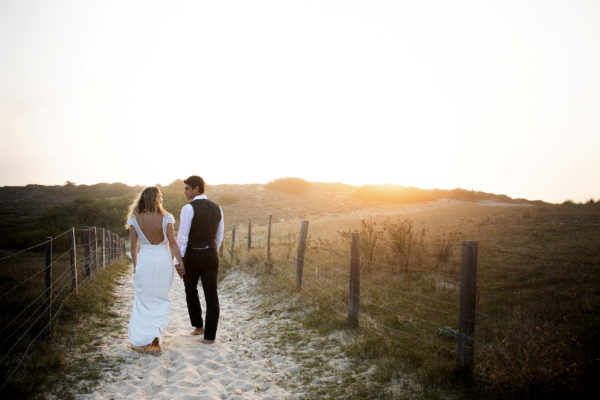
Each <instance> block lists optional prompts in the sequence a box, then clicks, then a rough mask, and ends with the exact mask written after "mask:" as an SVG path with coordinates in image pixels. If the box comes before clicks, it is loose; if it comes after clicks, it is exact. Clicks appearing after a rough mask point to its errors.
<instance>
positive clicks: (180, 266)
mask: <svg viewBox="0 0 600 400" xmlns="http://www.w3.org/2000/svg"><path fill="white" fill-rule="evenodd" d="M175 270H176V271H177V273H178V274H179V276H180V277H181V278H183V275H185V267H184V265H183V263H181V264H179V263H176V264H175Z"/></svg>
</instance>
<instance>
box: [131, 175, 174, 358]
mask: <svg viewBox="0 0 600 400" xmlns="http://www.w3.org/2000/svg"><path fill="white" fill-rule="evenodd" d="M174 224H175V219H174V218H173V215H171V214H169V213H168V212H166V211H165V210H164V209H163V207H162V194H161V192H160V190H159V189H158V187H156V186H150V187H147V188H145V189H144V190H143V191H142V193H141V194H140V195H139V197H138V198H137V199H136V200H135V201H134V202H133V204H131V206H130V207H129V215H128V218H127V227H128V228H129V233H130V238H131V258H132V259H133V273H134V275H133V282H134V287H135V297H134V300H133V309H132V311H131V319H130V321H129V329H128V333H129V341H130V342H131V344H132V345H133V346H145V348H144V349H145V350H147V351H158V350H160V344H161V343H162V339H161V338H162V334H163V332H164V331H165V327H166V326H167V322H168V321H169V314H170V311H171V300H170V298H169V292H170V290H171V283H172V282H173V259H172V257H171V253H172V254H173V256H175V259H176V260H177V262H178V263H179V265H183V261H182V259H181V254H180V253H179V248H178V247H177V243H176V241H175V234H174V228H173V225H174ZM131 227H133V229H131ZM138 241H139V243H140V252H139V254H138ZM169 248H170V249H171V252H169ZM182 270H183V269H182Z"/></svg>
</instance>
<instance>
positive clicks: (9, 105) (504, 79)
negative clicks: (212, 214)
mask: <svg viewBox="0 0 600 400" xmlns="http://www.w3.org/2000/svg"><path fill="white" fill-rule="evenodd" d="M0 135H1V139H2V141H1V143H2V146H1V148H0V186H4V185H25V184H29V183H38V184H45V185H50V184H63V183H64V182H65V181H66V180H71V181H74V182H76V183H85V184H94V183H99V182H124V183H127V184H141V185H150V184H155V183H160V184H168V183H170V182H172V181H173V180H175V179H178V178H186V177H187V176H189V175H191V174H199V175H202V176H203V177H204V178H205V180H206V181H207V182H208V183H209V184H221V183H266V182H268V181H270V180H273V179H276V178H282V177H301V178H304V179H307V180H309V181H321V182H346V183H350V184H354V185H363V184H367V183H394V184H399V185H405V186H416V187H420V188H423V189H430V188H441V189H453V188H457V187H461V188H465V189H469V190H470V189H474V190H482V191H486V192H492V193H498V194H507V195H509V196H511V197H525V198H527V199H531V200H535V199H542V200H545V201H550V202H562V201H564V200H566V199H573V200H575V201H585V200H587V199H589V198H594V199H600V1H597V0H589V1H577V0H568V1H567V0H565V1H549V0H540V1H528V0H518V1H486V0H474V1H462V0H453V1H448V0H437V1H434V0H430V1H422V0H419V1H400V0H396V1H377V0H365V1H348V0H340V1H326V0H321V1H310V0H297V1H286V0H272V1H261V0H253V1H248V0H240V1H225V0H219V1H162V2H153V1H147V0H144V1H141V0H140V1H123V0H119V1H83V0H72V1H50V0H48V1H31V0H29V1H28V0H0Z"/></svg>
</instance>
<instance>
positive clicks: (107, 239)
mask: <svg viewBox="0 0 600 400" xmlns="http://www.w3.org/2000/svg"><path fill="white" fill-rule="evenodd" d="M105 235H106V261H107V264H109V265H110V263H111V261H112V258H111V256H110V231H109V230H108V229H107V230H106V232H105Z"/></svg>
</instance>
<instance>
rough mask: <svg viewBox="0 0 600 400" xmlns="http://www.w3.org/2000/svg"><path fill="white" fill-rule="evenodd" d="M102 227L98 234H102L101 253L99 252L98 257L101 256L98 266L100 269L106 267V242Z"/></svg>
mask: <svg viewBox="0 0 600 400" xmlns="http://www.w3.org/2000/svg"><path fill="white" fill-rule="evenodd" d="M104 231H105V230H104V228H102V233H101V234H100V235H101V236H102V253H100V257H101V258H102V260H101V262H100V267H101V268H102V269H104V268H106V251H105V250H106V249H105V247H106V242H105V240H104V239H105V238H106V237H105V233H104Z"/></svg>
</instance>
